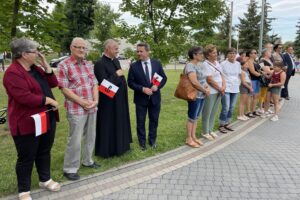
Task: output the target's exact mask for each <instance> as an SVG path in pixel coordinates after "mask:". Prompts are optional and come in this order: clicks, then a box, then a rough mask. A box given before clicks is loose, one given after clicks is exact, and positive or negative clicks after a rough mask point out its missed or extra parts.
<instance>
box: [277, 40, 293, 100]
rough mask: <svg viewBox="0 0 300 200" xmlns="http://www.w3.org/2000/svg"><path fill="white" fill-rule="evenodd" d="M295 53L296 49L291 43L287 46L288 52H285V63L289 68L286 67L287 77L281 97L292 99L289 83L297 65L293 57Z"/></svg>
mask: <svg viewBox="0 0 300 200" xmlns="http://www.w3.org/2000/svg"><path fill="white" fill-rule="evenodd" d="M293 53H294V49H293V47H292V46H290V45H289V46H288V47H287V48H286V53H285V54H283V61H284V64H285V65H286V66H287V68H286V79H285V83H284V88H282V90H281V97H282V98H285V99H286V100H290V96H289V90H288V84H289V81H290V78H291V76H294V75H295V67H296V65H295V62H294V59H293Z"/></svg>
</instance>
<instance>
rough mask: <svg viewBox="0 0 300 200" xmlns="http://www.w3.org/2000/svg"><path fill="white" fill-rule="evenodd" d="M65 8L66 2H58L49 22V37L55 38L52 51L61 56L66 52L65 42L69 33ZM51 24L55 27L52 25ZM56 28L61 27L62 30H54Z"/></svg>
mask: <svg viewBox="0 0 300 200" xmlns="http://www.w3.org/2000/svg"><path fill="white" fill-rule="evenodd" d="M65 7H66V3H65V2H58V3H57V4H56V5H55V7H54V9H53V11H52V13H51V16H50V19H49V22H48V23H49V24H50V30H49V35H50V36H51V37H52V38H53V40H52V41H53V42H52V44H53V45H52V49H53V51H55V52H58V53H59V54H61V53H63V52H66V51H64V50H65V48H64V41H65V37H66V35H67V33H68V25H67V17H66V15H65V9H66V8H65ZM51 23H52V24H53V25H51ZM56 26H59V27H60V28H59V29H56V28H52V27H56Z"/></svg>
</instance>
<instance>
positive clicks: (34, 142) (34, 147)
mask: <svg viewBox="0 0 300 200" xmlns="http://www.w3.org/2000/svg"><path fill="white" fill-rule="evenodd" d="M50 115H51V117H50V130H49V131H48V132H47V133H45V134H42V135H40V136H38V137H35V134H34V133H33V134H30V135H25V136H14V137H13V139H14V142H15V146H16V149H17V153H18V159H17V163H16V173H17V180H18V191H19V193H21V192H27V191H30V186H31V174H32V169H33V163H35V166H36V169H37V172H38V175H39V180H40V181H41V182H45V181H48V180H49V179H50V177H51V175H50V160H51V156H50V152H51V148H52V145H53V142H54V137H55V130H56V121H55V117H54V115H53V114H52V113H51V114H50Z"/></svg>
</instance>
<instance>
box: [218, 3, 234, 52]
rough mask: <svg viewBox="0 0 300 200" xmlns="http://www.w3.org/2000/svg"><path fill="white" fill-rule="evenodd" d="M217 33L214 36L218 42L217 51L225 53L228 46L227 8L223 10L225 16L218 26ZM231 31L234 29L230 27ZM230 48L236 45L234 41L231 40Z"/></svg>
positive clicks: (228, 12)
mask: <svg viewBox="0 0 300 200" xmlns="http://www.w3.org/2000/svg"><path fill="white" fill-rule="evenodd" d="M217 27H218V31H219V32H218V33H217V34H216V37H215V40H216V41H218V44H217V45H218V50H219V51H221V52H223V53H225V52H226V49H227V48H228V44H229V30H230V29H229V27H230V10H229V8H228V7H226V9H225V14H224V16H223V18H222V20H221V22H220V23H219V24H218V26H217ZM231 31H232V32H233V31H234V27H231ZM231 42H232V43H231V46H232V47H234V46H235V45H236V41H235V40H234V39H233V38H232V40H231Z"/></svg>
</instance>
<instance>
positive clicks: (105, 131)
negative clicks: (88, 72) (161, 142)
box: [94, 55, 132, 158]
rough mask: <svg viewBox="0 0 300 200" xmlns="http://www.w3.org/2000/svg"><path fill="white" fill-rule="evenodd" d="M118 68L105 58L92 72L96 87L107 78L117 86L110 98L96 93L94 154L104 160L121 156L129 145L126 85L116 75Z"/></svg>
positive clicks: (112, 60)
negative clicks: (97, 95) (96, 109)
mask: <svg viewBox="0 0 300 200" xmlns="http://www.w3.org/2000/svg"><path fill="white" fill-rule="evenodd" d="M118 69H121V66H120V63H119V61H118V60H117V59H111V58H108V57H106V56H105V55H103V56H102V58H101V59H100V60H99V61H97V63H96V64H95V69H94V72H95V76H96V78H97V80H98V82H99V85H100V84H101V82H102V81H103V79H106V80H107V81H109V82H111V83H113V84H115V85H116V86H118V87H119V90H118V91H117V93H116V94H115V96H114V97H113V98H110V97H108V96H106V95H105V94H103V93H99V104H98V111H97V125H96V144H95V155H96V156H101V157H104V158H109V157H112V156H115V155H117V156H119V155H122V154H123V153H125V152H126V151H128V150H129V149H130V143H131V142H132V137H131V128H130V118H129V107H128V90H127V83H126V79H125V77H124V76H121V77H119V76H117V74H116V71H117V70H118Z"/></svg>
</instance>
